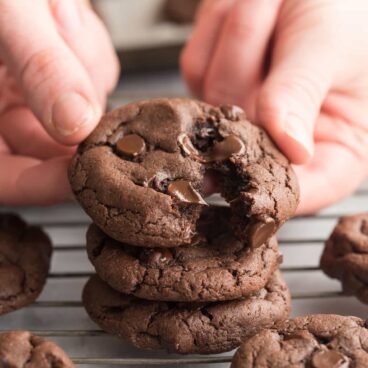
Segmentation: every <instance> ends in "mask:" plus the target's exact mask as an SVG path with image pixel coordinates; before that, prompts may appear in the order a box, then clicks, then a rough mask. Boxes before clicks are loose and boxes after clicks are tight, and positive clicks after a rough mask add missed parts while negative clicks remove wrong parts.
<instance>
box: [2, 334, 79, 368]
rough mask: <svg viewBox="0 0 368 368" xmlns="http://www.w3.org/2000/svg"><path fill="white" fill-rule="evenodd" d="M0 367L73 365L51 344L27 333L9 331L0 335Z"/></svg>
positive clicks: (19, 367)
mask: <svg viewBox="0 0 368 368" xmlns="http://www.w3.org/2000/svg"><path fill="white" fill-rule="evenodd" d="M0 367H4V368H5V367H7V368H74V364H73V363H72V361H71V360H70V359H69V357H68V356H67V355H66V353H65V352H64V351H63V350H62V349H61V348H59V347H58V346H57V345H56V344H54V343H53V342H51V341H47V340H45V339H43V338H41V337H38V336H35V335H32V334H31V333H30V332H28V331H9V332H3V333H1V334H0Z"/></svg>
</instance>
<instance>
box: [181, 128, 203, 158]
mask: <svg viewBox="0 0 368 368" xmlns="http://www.w3.org/2000/svg"><path fill="white" fill-rule="evenodd" d="M178 144H179V146H180V148H181V149H182V150H183V152H185V153H186V154H187V155H188V156H198V155H199V152H198V150H197V149H196V148H195V147H194V146H193V143H192V141H191V140H190V138H189V137H188V136H187V135H186V134H185V133H183V134H180V135H179V137H178Z"/></svg>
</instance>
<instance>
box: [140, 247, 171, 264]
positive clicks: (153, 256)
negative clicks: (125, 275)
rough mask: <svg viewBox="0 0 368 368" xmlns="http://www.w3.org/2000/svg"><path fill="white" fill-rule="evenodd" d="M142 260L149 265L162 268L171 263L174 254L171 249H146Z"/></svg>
mask: <svg viewBox="0 0 368 368" xmlns="http://www.w3.org/2000/svg"><path fill="white" fill-rule="evenodd" d="M141 259H142V260H143V261H144V262H146V263H147V264H149V265H153V266H160V265H164V264H167V263H169V262H170V261H171V260H172V259H173V254H172V253H171V251H170V250H169V249H164V248H162V249H146V250H145V251H144V252H142V254H141Z"/></svg>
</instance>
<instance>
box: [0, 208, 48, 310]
mask: <svg viewBox="0 0 368 368" xmlns="http://www.w3.org/2000/svg"><path fill="white" fill-rule="evenodd" d="M50 258H51V242H50V239H49V238H48V236H47V235H46V234H45V233H44V232H43V231H42V230H41V229H40V228H38V227H35V226H28V225H27V224H26V223H25V222H24V221H23V220H22V219H21V218H19V217H18V216H17V215H13V214H0V315H1V314H4V313H8V312H11V311H13V310H16V309H19V308H21V307H23V306H25V305H28V304H30V303H32V302H33V301H34V300H35V299H36V298H37V296H38V295H39V294H40V292H41V291H42V288H43V286H44V284H45V281H46V277H47V274H48V270H49V265H50Z"/></svg>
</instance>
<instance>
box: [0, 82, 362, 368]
mask: <svg viewBox="0 0 368 368" xmlns="http://www.w3.org/2000/svg"><path fill="white" fill-rule="evenodd" d="M138 79H139V78H138ZM143 79H144V80H145V83H144V85H145V88H146V87H147V84H148V85H151V86H152V87H154V86H155V85H157V83H159V84H160V83H162V78H158V77H156V79H157V80H156V82H154V81H153V82H152V81H151V82H150V81H148V82H147V79H146V78H143ZM166 82H167V86H168V87H170V88H168V89H167V90H166V92H165V93H162V94H161V95H162V96H165V95H172V94H174V92H175V91H177V92H178V91H179V92H180V93H181V92H182V87H181V85H180V84H179V83H178V82H177V77H176V76H174V77H172V76H169V80H166ZM129 83H131V82H129V81H128V83H127V84H128V86H129ZM150 83H151V84H150ZM137 85H138V86H139V80H138V82H137V83H135V84H133V87H134V88H135V89H136V90H134V91H133V92H134V95H133V96H132V94H130V95H129V97H127V95H126V94H125V93H124V92H122V93H121V92H119V93H117V94H115V96H113V97H114V98H113V99H112V103H113V104H117V103H121V102H122V101H123V102H126V101H127V100H130V99H138V98H140V96H142V95H143V97H147V89H145V93H144V94H143V93H141V94H140V93H139V88H138V87H137ZM137 89H138V90H137ZM148 89H149V88H148ZM1 210H12V211H15V212H18V213H19V214H20V215H22V216H23V217H24V218H26V219H27V220H28V221H30V222H31V223H33V224H38V225H41V226H43V228H44V229H45V230H46V231H47V233H48V234H49V235H50V236H51V238H52V240H53V243H54V254H53V260H52V267H51V273H50V275H49V278H48V282H47V284H46V286H45V289H44V291H43V292H42V294H41V296H40V298H39V299H38V300H37V301H36V302H35V303H33V304H32V305H30V306H28V307H27V308H24V309H21V310H18V311H16V312H13V313H10V314H7V315H4V316H1V317H0V330H10V329H27V330H31V331H33V332H34V333H36V334H38V335H41V336H45V337H48V338H50V339H51V340H53V341H55V342H57V343H58V344H59V345H60V346H62V347H63V348H64V349H65V350H66V351H67V353H68V354H69V355H70V356H71V357H72V359H73V361H74V362H75V363H76V365H77V366H78V367H90V368H97V367H114V366H118V367H151V366H152V367H153V366H160V367H167V368H169V367H170V368H171V367H175V366H178V367H185V368H189V367H190V368H200V367H203V366H206V367H213V368H225V367H228V366H229V362H230V360H231V356H232V353H231V352H230V353H226V354H220V355H211V356H198V355H196V356H193V355H191V356H189V355H188V356H178V355H168V354H165V353H163V352H147V351H141V350H138V349H135V348H132V347H130V346H128V345H127V344H125V343H124V342H122V341H121V340H119V339H118V338H116V337H114V336H111V335H109V334H107V333H105V332H103V331H101V330H100V329H99V328H98V327H97V326H96V325H95V324H94V323H93V322H92V321H91V320H90V319H89V318H88V316H87V314H86V312H85V311H84V308H83V306H82V304H81V300H80V298H81V290H82V288H83V285H84V284H85V282H86V280H87V278H88V276H89V275H90V274H91V273H92V271H93V270H92V266H91V265H90V263H89V262H88V260H87V255H86V252H85V233H86V229H87V226H88V224H89V223H90V220H89V218H88V217H87V216H86V215H85V214H84V213H83V211H82V210H81V209H80V208H79V207H78V205H77V204H75V203H68V204H64V205H61V206H54V207H49V208H34V207H33V208H14V209H12V208H10V209H9V208H6V209H1ZM367 210H368V182H367V183H366V184H365V185H363V186H362V187H361V188H360V189H359V190H358V191H357V192H356V193H355V194H354V195H353V196H351V197H350V198H348V199H346V200H344V201H343V202H341V203H338V204H336V205H334V206H333V207H330V208H328V209H326V210H324V211H322V212H321V213H320V214H318V215H316V216H311V217H300V218H295V219H293V220H291V221H289V222H288V223H287V224H286V225H285V226H284V227H283V228H282V229H281V230H280V232H279V234H278V238H279V241H280V248H281V251H282V253H283V254H284V263H283V265H282V270H283V274H284V276H285V278H286V281H287V283H288V285H289V287H290V290H291V293H292V297H293V303H292V307H293V310H292V316H297V315H305V314H309V313H339V314H343V315H356V316H360V317H366V311H367V308H366V306H365V305H363V304H361V303H360V302H359V301H357V300H356V299H355V298H354V297H348V296H344V295H342V294H341V292H340V290H341V289H340V284H339V283H338V282H337V281H335V280H331V279H329V278H327V277H326V276H325V275H324V274H323V273H322V272H321V271H320V270H319V268H318V262H319V257H320V253H321V251H322V249H323V241H324V240H325V239H326V237H327V236H328V235H329V233H330V232H331V230H332V228H333V226H334V225H335V223H336V221H337V218H338V217H339V216H341V215H344V214H352V213H357V212H363V211H367Z"/></svg>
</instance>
